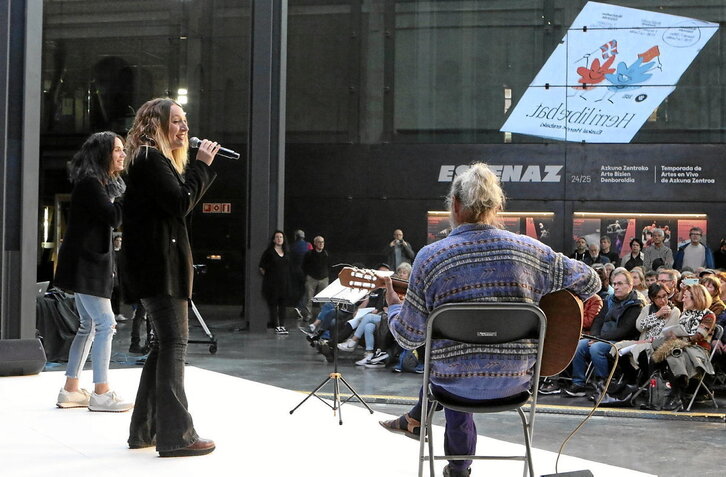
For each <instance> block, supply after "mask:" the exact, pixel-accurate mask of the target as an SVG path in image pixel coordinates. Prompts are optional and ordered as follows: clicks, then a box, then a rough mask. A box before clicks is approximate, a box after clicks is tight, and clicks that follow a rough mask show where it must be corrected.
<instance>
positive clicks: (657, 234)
mask: <svg viewBox="0 0 726 477" xmlns="http://www.w3.org/2000/svg"><path fill="white" fill-rule="evenodd" d="M652 233H653V245H650V246H648V247H646V248H645V250H644V251H643V268H644V269H645V271H646V272H647V271H648V270H658V269H659V268H660V267H665V268H672V267H673V251H672V250H671V249H670V248H669V247H668V246H667V245H665V243H664V240H665V232H663V229H654V230H653V232H652Z"/></svg>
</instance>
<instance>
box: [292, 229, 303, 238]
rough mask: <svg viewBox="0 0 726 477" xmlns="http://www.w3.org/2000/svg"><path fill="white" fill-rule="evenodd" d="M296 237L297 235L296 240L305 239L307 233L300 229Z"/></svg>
mask: <svg viewBox="0 0 726 477" xmlns="http://www.w3.org/2000/svg"><path fill="white" fill-rule="evenodd" d="M294 235H295V240H297V239H304V238H305V232H303V231H302V230H300V229H298V230H296V231H295V234H294Z"/></svg>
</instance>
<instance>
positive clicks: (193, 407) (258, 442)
mask: <svg viewBox="0 0 726 477" xmlns="http://www.w3.org/2000/svg"><path fill="white" fill-rule="evenodd" d="M140 372H141V370H140V369H117V370H112V371H111V374H110V376H111V384H112V386H113V387H114V389H115V390H116V391H117V392H118V393H119V394H120V395H122V396H123V397H125V398H127V399H133V397H134V396H135V392H136V387H137V384H138V379H139V375H140ZM83 380H90V372H89V371H86V372H84V375H83V376H82V382H85V381H83ZM63 381H64V377H63V374H62V373H60V372H45V373H41V374H40V375H37V376H25V377H2V378H0V430H1V432H0V475H2V476H6V477H21V476H38V477H40V476H42V477H47V476H49V475H93V476H94V477H98V476H118V475H154V476H155V477H163V476H174V477H179V476H210V477H211V476H227V475H250V473H251V472H254V473H255V475H269V476H319V475H342V476H345V477H359V476H360V477H371V476H381V477H393V476H412V475H416V472H417V455H418V443H417V442H415V441H413V440H411V439H407V438H405V437H402V436H398V435H395V434H391V433H388V432H385V431H384V430H383V429H381V427H380V426H379V425H378V421H379V420H381V419H388V418H390V417H391V416H388V415H386V414H382V413H378V412H376V413H375V414H373V415H371V414H370V413H369V412H368V411H367V410H365V409H363V408H362V407H359V406H357V405H353V404H345V405H343V407H342V411H343V425H342V426H341V425H339V424H338V418H337V417H334V416H333V412H332V410H331V409H330V408H328V407H327V406H325V405H324V404H323V403H321V402H320V401H318V400H317V399H315V398H311V399H309V400H308V401H307V402H306V403H305V404H304V405H303V406H302V407H300V408H299V409H298V410H297V411H295V413H294V414H293V415H290V414H289V411H290V410H291V409H292V408H294V407H295V406H296V405H297V404H298V403H299V402H300V401H301V400H302V399H303V398H304V397H305V395H304V394H301V393H297V392H294V391H288V390H285V389H280V388H276V387H272V386H267V385H264V384H259V383H255V382H252V381H247V380H245V379H240V378H235V377H232V376H227V375H224V374H219V373H214V372H211V371H205V370H202V369H199V368H194V367H187V384H186V388H187V396H188V398H189V406H190V411H191V413H192V415H193V416H194V422H195V426H196V429H197V432H198V433H199V435H200V436H202V437H207V438H211V439H214V441H215V442H216V444H217V449H216V450H215V451H214V452H213V453H212V454H210V455H207V456H202V457H186V458H168V459H162V458H159V457H158V456H157V453H156V452H155V451H154V449H153V448H149V449H140V450H130V449H128V447H127V446H126V438H127V437H128V425H129V419H130V417H131V414H130V413H120V414H114V413H95V412H89V411H87V410H86V409H58V408H56V407H55V398H56V396H57V393H58V390H59V389H60V387H61V385H62V383H63ZM86 387H87V388H90V385H86ZM311 389H312V388H311ZM322 391H326V392H331V391H332V385H327V386H326V387H325V388H324V389H322ZM511 417H512V425H519V419H518V417H517V416H516V414H513V413H512V414H511ZM437 431H438V433H439V436H437V438H436V439H437V440H436V442H437V443H439V444H440V443H442V442H443V428H438V429H437ZM545 438H546V436H542V435H539V436H538V435H537V430H536V427H535V439H534V440H535V444H536V442H537V439H545ZM478 447H479V450H480V451H482V450H483V449H488V450H487V451H486V452H491V453H501V454H515V453H519V452H520V449H521V448H522V447H521V446H519V445H515V444H509V443H506V442H502V441H497V440H493V439H489V438H486V437H480V438H479V444H478ZM440 450H441V449H439V451H440ZM555 457H556V455H555V454H554V453H552V452H546V451H542V450H536V451H535V454H534V458H535V461H534V462H535V472H536V473H537V475H540V474H550V473H554V462H555ZM444 465H445V463H444V462H440V463H438V462H437V468H438V472H439V473H438V475H441V473H440V472H441V468H442V467H443V466H444ZM577 469H590V470H591V471H592V472H593V474H594V475H596V476H618V477H627V476H646V475H649V474H644V473H641V472H636V471H631V470H628V469H624V468H618V467H614V466H609V465H604V464H599V463H595V462H590V461H585V460H582V459H577V458H573V457H567V456H563V457H562V458H561V459H560V464H559V470H560V472H565V471H569V470H577ZM472 475H474V476H484V475H493V476H508V475H511V476H516V477H519V476H521V475H522V464H521V463H518V462H517V463H514V462H474V464H473V466H472Z"/></svg>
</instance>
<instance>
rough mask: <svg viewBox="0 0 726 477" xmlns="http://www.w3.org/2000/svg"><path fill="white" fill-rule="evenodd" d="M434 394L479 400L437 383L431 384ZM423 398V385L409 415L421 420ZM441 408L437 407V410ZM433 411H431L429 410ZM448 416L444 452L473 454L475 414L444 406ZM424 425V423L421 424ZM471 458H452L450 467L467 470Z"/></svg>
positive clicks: (474, 447) (471, 402)
mask: <svg viewBox="0 0 726 477" xmlns="http://www.w3.org/2000/svg"><path fill="white" fill-rule="evenodd" d="M431 388H432V390H433V391H434V394H436V395H437V396H441V397H442V398H452V399H456V400H457V401H459V402H461V403H467V404H476V403H478V402H479V401H476V400H471V399H465V398H462V397H459V396H456V395H454V394H451V393H449V392H447V391H446V390H445V389H444V388H442V387H440V386H437V385H435V384H432V385H431ZM422 399H423V387H421V389H420V390H419V393H418V402H417V403H416V404H415V405H414V406H413V408H412V409H411V410H410V411H408V416H409V417H411V418H412V419H416V420H417V421H419V422H421V408H422V404H421V401H422ZM438 409H440V408H437V410H438ZM429 412H431V411H429ZM444 415H445V416H446V432H445V434H444V452H445V453H446V454H447V455H472V454H474V453H475V452H476V424H474V415H473V414H472V413H470V412H460V411H454V410H452V409H447V408H444ZM421 425H423V423H422V424H421ZM471 462H472V461H471V460H450V461H449V467H450V468H451V469H452V470H453V469H456V470H462V471H463V470H466V469H468V468H469V466H471Z"/></svg>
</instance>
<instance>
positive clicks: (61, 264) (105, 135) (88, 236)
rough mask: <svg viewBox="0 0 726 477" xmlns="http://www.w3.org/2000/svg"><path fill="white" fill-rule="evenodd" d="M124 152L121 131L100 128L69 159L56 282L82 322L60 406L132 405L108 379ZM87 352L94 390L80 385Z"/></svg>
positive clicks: (120, 408) (112, 409)
mask: <svg viewBox="0 0 726 477" xmlns="http://www.w3.org/2000/svg"><path fill="white" fill-rule="evenodd" d="M125 157H126V153H125V152H124V144H123V141H122V140H121V137H120V136H118V135H116V134H114V133H112V132H100V133H96V134H93V135H92V136H90V137H89V138H88V139H86V142H84V143H83V145H82V146H81V149H80V150H79V151H78V152H77V153H76V154H75V155H74V156H73V160H72V161H71V164H70V173H69V178H70V181H71V183H73V192H72V194H71V211H70V218H69V220H68V228H67V229H66V232H65V235H64V237H63V243H62V245H61V247H60V252H59V253H58V266H57V268H56V273H55V278H54V284H55V286H57V287H58V288H61V289H62V290H66V291H70V292H73V293H74V294H75V303H76V309H77V310H78V315H79V317H80V327H79V328H78V332H77V333H76V336H75V338H73V343H72V344H71V348H70V351H69V354H68V366H67V367H66V382H65V385H64V386H63V388H62V389H61V390H60V392H59V393H58V400H57V406H58V407H61V408H69V407H88V409H90V410H91V411H107V412H121V411H128V410H129V409H131V408H132V407H133V405H132V404H131V403H129V402H125V401H124V400H123V399H121V398H120V397H119V396H118V395H117V394H116V393H115V392H114V391H111V389H110V387H109V385H108V364H109V361H110V359H111V340H112V339H113V333H114V327H115V326H116V321H115V319H114V313H113V309H112V308H111V293H112V290H113V282H114V276H113V275H114V272H113V270H114V262H113V260H114V254H113V247H112V245H111V235H112V231H113V229H114V228H115V227H118V226H119V225H120V224H121V201H120V200H119V198H120V197H121V195H122V194H123V191H124V188H125V186H124V182H123V180H122V179H121V178H120V177H119V174H120V173H121V171H122V170H123V167H124V158H125ZM92 345H93V346H92ZM89 352H90V353H91V359H92V361H93V383H94V390H93V393H89V392H88V391H86V390H85V389H82V388H80V387H79V375H80V373H81V370H82V369H83V365H84V364H85V362H86V359H87V358H88V354H89Z"/></svg>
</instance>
